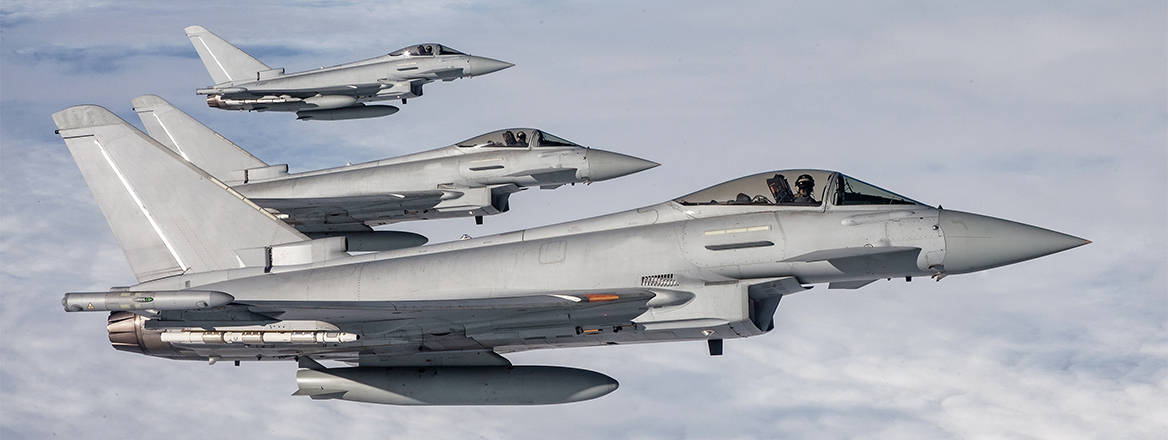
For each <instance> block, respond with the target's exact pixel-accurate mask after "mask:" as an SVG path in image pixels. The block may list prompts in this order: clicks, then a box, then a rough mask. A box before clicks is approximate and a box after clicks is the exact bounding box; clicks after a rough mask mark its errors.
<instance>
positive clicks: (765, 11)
mask: <svg viewBox="0 0 1168 440" xmlns="http://www.w3.org/2000/svg"><path fill="white" fill-rule="evenodd" d="M229 6H230V7H229ZM225 9H230V10H232V11H233V12H232V13H230V14H222V13H219V12H216V11H222V10H225ZM1165 13H1166V11H1165V6H1164V4H1163V3H1162V2H1146V3H1136V4H1123V5H1114V4H1111V3H1101V4H1090V3H1079V4H1072V5H1064V6H1060V7H1059V8H1044V7H1039V6H1031V5H1025V4H1021V5H1019V4H1013V3H1006V4H997V5H980V4H977V5H975V4H970V5H961V6H952V5H945V6H943V5H932V6H928V7H925V6H920V5H910V4H894V3H886V4H881V5H873V4H869V3H866V2H864V3H857V4H853V5H839V4H831V5H808V4H801V3H792V4H786V3H774V4H768V5H765V6H758V7H757V8H752V9H750V10H739V9H737V8H733V7H728V6H717V5H710V4H703V3H694V4H686V5H675V4H674V3H673V2H662V3H629V4H624V3H613V4H600V5H597V4H591V3H560V4H544V3H528V2H504V3H495V2H492V3H477V2H418V3H413V2H370V3H364V2H348V3H342V4H332V3H327V4H297V5H294V6H287V5H285V4H283V3H279V2H274V3H270V4H268V3H260V4H249V5H246V6H242V5H236V4H231V5H227V4H223V5H218V6H206V5H201V4H200V5H194V4H192V5H169V4H168V5H165V6H161V5H155V4H153V3H121V2H119V3H116V4H87V3H81V2H79V3H77V4H73V5H63V6H62V5H57V6H55V7H49V6H42V5H41V4H40V3H35V2H29V3H23V2H9V3H5V5H4V6H3V7H2V9H0V25H2V26H3V33H2V36H0V60H2V62H0V170H2V173H0V174H2V175H3V177H4V178H3V183H0V290H2V292H0V294H2V295H3V297H4V298H5V299H7V301H8V302H7V304H6V306H5V307H2V308H0V333H2V334H3V335H5V337H6V340H7V341H8V343H7V344H4V345H3V346H0V437H4V438H43V437H49V436H52V435H56V436H62V437H65V436H68V437H86V438H121V437H123V436H124V435H126V434H131V435H136V436H142V437H147V436H149V437H157V436H165V437H170V438H203V437H206V436H212V435H237V436H245V437H256V436H283V437H293V438H313V437H315V438H319V437H342V436H345V437H373V436H391V437H405V438H417V437H420V438H517V437H520V438H546V437H549V436H570V437H605V436H608V437H628V438H663V439H664V438H776V437H787V436H792V437H848V438H945V437H953V438H968V437H995V438H997V437H1009V438H1093V437H1096V438H1097V437H1102V436H1107V437H1117V438H1160V437H1163V435H1164V433H1165V432H1168V423H1166V422H1165V421H1166V420H1168V399H1166V398H1165V396H1168V324H1166V323H1168V276H1166V274H1168V251H1166V249H1168V247H1166V245H1168V233H1166V232H1165V231H1166V228H1165V226H1164V225H1165V224H1166V223H1165V222H1166V221H1168V204H1166V202H1165V200H1166V198H1165V196H1164V194H1165V191H1166V190H1168V153H1166V151H1165V150H1166V147H1165V146H1166V145H1168V108H1166V104H1165V103H1166V102H1168V92H1166V84H1165V77H1166V75H1168V72H1166V67H1165V66H1168V58H1166V55H1165V53H1166V49H1165V41H1166V38H1165V37H1166V35H1165V28H1166V26H1165V22H1164V19H1163V17H1164V16H1165ZM256 17H262V18H256ZM191 24H202V25H204V26H207V27H208V28H210V29H212V30H213V31H215V32H217V33H219V34H220V35H222V36H223V37H225V38H226V39H228V40H230V41H233V42H237V43H239V44H240V46H242V47H243V48H244V49H245V50H249V51H252V52H253V53H254V54H255V55H257V57H259V58H260V59H262V60H263V61H264V62H265V63H267V64H269V65H272V66H283V67H286V68H288V69H289V71H295V70H302V69H307V68H312V67H317V66H320V65H331V64H336V63H339V62H343V61H346V60H352V59H358V58H365V57H369V56H374V55H378V54H381V53H386V52H388V51H391V50H394V49H397V48H399V47H402V46H406V45H408V44H411V43H416V42H420V41H438V42H442V43H443V44H448V45H450V46H452V47H454V48H457V49H459V50H463V51H467V52H470V53H473V54H476V55H484V56H489V57H493V58H499V59H503V60H507V61H510V62H514V63H516V64H517V67H516V68H513V69H508V70H506V71H503V72H500V73H498V74H495V75H490V76H486V77H483V78H476V79H472V80H460V81H455V82H453V83H449V84H438V85H435V86H434V87H432V88H430V89H428V90H427V93H426V96H425V97H424V98H422V99H418V100H411V101H410V103H409V104H408V105H406V106H405V107H404V108H403V109H402V111H401V112H400V113H398V114H396V115H394V116H391V117H387V118H381V119H369V120H356V121H337V122H328V123H312V122H297V121H294V120H293V118H292V117H290V115H287V114H248V113H237V112H226V111H218V110H214V109H209V108H207V107H206V105H205V104H204V103H203V102H202V101H201V98H200V97H198V96H195V95H194V89H195V88H198V87H203V86H206V85H209V83H210V79H209V78H208V77H207V75H206V73H205V72H204V70H203V68H202V64H201V63H200V62H199V61H198V60H197V59H196V57H195V55H194V51H193V49H190V48H189V47H188V46H186V44H187V42H186V39H185V37H184V35H183V33H182V28H183V27H185V26H188V25H191ZM144 93H157V94H159V95H161V96H163V97H165V98H167V99H168V100H171V101H172V102H173V103H174V104H175V105H177V106H179V107H181V108H183V109H184V110H185V111H187V112H188V113H191V114H192V115H193V116H195V117H196V118H198V119H200V120H201V121H204V122H205V123H207V124H208V125H209V126H211V127H212V128H215V129H216V130H218V131H219V132H220V133H222V134H224V135H225V136H226V137H228V138H230V139H232V140H234V141H236V142H237V143H239V144H240V145H243V146H244V147H246V148H248V149H249V150H250V151H252V152H253V153H255V154H256V155H257V156H259V157H260V158H261V159H264V160H266V161H268V162H270V163H284V162H286V163H289V164H290V165H291V166H292V168H293V169H295V170H306V169H315V168H320V167H324V166H335V165H338V164H341V163H344V162H346V161H352V162H357V161H363V160H372V159H378V158H382V157H389V156H394V155H398V154H405V153H410V152H414V151H418V150H421V149H426V148H433V147H437V146H441V145H447V144H450V143H453V142H456V141H459V140H462V139H464V138H469V137H471V136H474V135H477V134H479V133H482V132H486V131H490V130H493V129H496V128H500V127H507V126H535V127H540V128H543V129H546V130H548V131H549V132H552V133H555V134H556V135H558V136H562V137H565V138H567V139H571V140H573V141H576V142H579V143H582V144H585V145H591V146H595V147H599V148H605V149H611V150H614V151H618V152H624V153H628V154H633V155H637V156H641V157H645V158H648V159H653V160H656V161H658V162H661V163H663V166H661V167H659V168H656V169H654V170H650V171H647V172H644V173H640V174H637V175H633V176H629V177H627V178H623V179H618V180H615V181H611V182H602V183H598V184H595V185H590V186H587V187H584V186H577V187H572V188H563V189H560V190H557V191H527V192H525V193H521V194H517V195H516V196H515V197H514V198H513V199H512V207H513V210H512V212H510V213H507V214H503V215H500V216H494V217H489V218H487V221H486V223H487V224H486V225H483V226H475V225H474V224H473V222H471V221H470V220H466V219H461V220H449V221H433V222H426V223H414V224H407V225H404V226H403V227H404V228H406V229H409V230H413V231H416V232H420V233H424V234H426V235H428V236H429V237H431V240H432V241H434V242H440V241H446V240H451V239H454V238H456V237H458V235H460V234H462V233H469V234H471V235H475V236H480V235H486V234H491V233H497V232H504V231H509V230H514V229H520V228H526V227H533V226H538V225H543V224H548V223H553V222H559V221H567V220H572V219H576V218H582V217H587V216H592V215H597V214H602V213H608V212H615V211H619V210H624V209H630V208H635V207H638V206H642V205H646V204H650V203H656V202H660V201H662V200H667V199H670V198H672V197H675V196H677V195H680V194H685V193H688V192H691V191H694V190H697V189H700V188H701V187H704V186H708V185H712V184H714V183H717V182H721V181H724V180H728V179H731V178H734V177H737V176H740V175H745V174H747V173H752V172H758V171H762V170H766V169H780V168H797V167H815V168H828V169H839V170H842V171H845V172H847V173H849V174H851V175H854V176H857V177H859V178H861V179H864V180H866V181H869V182H872V183H875V184H877V185H880V186H884V187H887V188H889V189H891V190H894V191H897V192H900V193H903V194H906V195H908V196H910V197H913V198H915V199H918V200H923V201H925V202H928V203H933V204H943V205H944V206H945V207H946V208H948V209H960V210H966V211H975V212H980V213H985V214H988V215H994V216H998V217H1004V218H1008V219H1012V220H1017V221H1022V222H1026V223H1031V224H1035V225H1039V226H1043V227H1048V228H1052V229H1055V230H1059V231H1063V232H1068V233H1071V234H1074V235H1078V236H1082V237H1086V238H1089V239H1092V240H1094V241H1095V243H1094V244H1092V245H1090V246H1086V247H1083V248H1079V249H1075V250H1073V251H1070V252H1066V253H1061V254H1057V255H1054V256H1050V257H1046V258H1043V259H1039V260H1035V261H1032V262H1027V263H1022V264H1019V265H1015V266H1010V267H1005V268H1000V269H994V270H991V271H988V272H983V273H978V274H971V275H965V276H953V277H949V278H946V279H945V280H944V281H942V282H940V283H934V282H931V281H925V280H917V281H914V282H912V283H905V282H903V281H902V280H893V281H891V282H878V283H875V284H873V285H870V286H868V287H865V288H864V289H861V290H859V291H856V292H844V293H841V292H840V291H827V290H826V289H823V287H822V286H821V287H818V288H816V289H814V290H812V291H810V292H808V293H806V294H800V295H797V296H792V297H789V298H787V299H784V302H783V304H782V305H781V306H780V308H779V312H778V315H777V317H776V329H775V331H774V332H772V333H770V334H768V335H765V336H761V337H757V338H752V339H747V340H734V341H727V346H726V351H727V354H726V356H723V357H719V358H711V357H708V356H706V355H705V347H704V345H703V344H699V343H674V344H655V345H643V346H620V347H605V348H589V349H570V350H555V351H538V352H529V353H519V354H515V355H510V358H511V359H512V360H513V362H515V363H517V364H552V365H569V366H575V367H581V368H588V369H594V370H597V371H602V372H605V373H606V374H609V375H611V376H613V377H615V378H617V379H618V380H620V381H621V384H622V386H621V388H620V389H619V390H618V391H616V392H615V393H613V394H611V395H609V396H606V397H604V398H601V399H598V400H594V401H589V402H584V403H579V404H571V405H560V406H550V407H533V408H525V407H516V408H402V407H387V406H374V405H366V404H357V403H351V402H334V401H320V402H318V401H311V400H309V399H304V398H296V397H290V396H288V394H290V393H291V392H292V391H293V390H294V388H295V386H294V380H293V372H294V369H295V368H294V366H293V365H291V364H289V363H253V364H245V365H244V366H242V367H239V368H235V367H231V366H230V365H222V364H220V365H216V366H213V367H208V366H207V365H205V364H203V363H198V362H176V361H167V360H162V359H154V358H149V357H145V356H138V355H132V354H128V353H122V352H115V351H114V350H113V349H111V348H110V347H109V344H108V341H107V340H106V335H105V331H104V328H103V327H104V316H103V315H100V314H92V315H89V314H69V315H66V314H65V313H64V312H62V311H61V308H60V304H59V301H60V295H61V293H62V292H66V291H83V290H102V289H106V288H108V287H110V286H117V285H125V284H128V283H130V282H132V277H131V275H130V272H129V270H128V266H127V265H126V263H125V259H124V257H123V256H122V254H121V251H120V249H119V248H118V247H117V245H116V243H115V242H114V240H113V237H112V234H110V232H109V229H108V227H107V226H106V225H105V222H104V219H103V218H102V217H101V214H100V212H99V211H98V210H97V209H96V205H95V204H94V202H93V200H92V197H91V195H90V193H89V191H88V189H87V188H86V186H85V184H84V182H83V181H82V179H81V177H80V174H79V173H78V172H77V168H76V166H75V165H74V164H73V163H72V159H71V157H70V156H69V154H68V152H67V150H66V149H65V148H64V145H63V143H62V142H61V141H60V140H59V138H58V137H57V136H55V135H54V134H53V133H52V131H53V129H54V127H53V126H52V123H51V120H50V119H49V115H50V114H51V113H53V112H55V111H58V110H60V109H62V108H65V107H68V106H70V105H75V104H81V103H95V104H100V105H104V106H106V107H108V108H110V109H111V110H113V111H115V112H117V113H118V114H119V115H121V116H122V117H123V118H125V119H127V120H129V121H131V122H134V123H137V118H136V116H135V115H133V112H132V111H130V104H129V101H130V99H131V98H133V97H135V96H138V95H140V94H144Z"/></svg>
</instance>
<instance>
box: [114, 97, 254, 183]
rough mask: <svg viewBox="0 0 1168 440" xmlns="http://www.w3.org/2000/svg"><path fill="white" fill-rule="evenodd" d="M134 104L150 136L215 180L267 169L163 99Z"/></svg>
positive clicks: (231, 179)
mask: <svg viewBox="0 0 1168 440" xmlns="http://www.w3.org/2000/svg"><path fill="white" fill-rule="evenodd" d="M133 105H134V111H135V112H137V113H138V118H140V119H141V120H142V125H143V126H145V127H146V132H147V133H149V134H150V137H152V138H154V140H157V141H158V142H159V143H161V144H162V145H165V146H166V147H167V148H170V149H171V150H172V151H174V152H176V153H178V154H179V155H180V156H182V157H183V158H184V159H186V160H188V161H190V162H191V163H193V164H195V166H196V167H199V168H201V169H202V170H203V171H206V172H207V173H208V174H210V175H212V176H215V178H216V179H219V180H221V181H224V182H234V181H238V180H240V177H241V176H243V174H242V173H241V171H242V170H247V169H253V168H263V167H266V166H268V164H266V163H264V161H262V160H259V159H258V158H256V157H255V156H252V155H251V154H250V153H248V152H247V151H245V150H244V149H243V148H240V147H239V146H238V145H236V144H235V143H234V142H231V141H230V140H228V139H227V138H225V137H223V135H220V134H219V133H216V132H215V131H214V130H212V129H210V128H209V127H207V126H206V125H203V124H202V123H201V122H199V121H197V120H195V118H192V117H191V115H188V114H186V113H184V112H183V111H182V110H179V109H178V108H176V107H174V106H173V105H171V104H170V103H169V102H166V100H165V99H162V98H160V97H158V96H156V95H142V96H139V97H137V98H134V100H133Z"/></svg>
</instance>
